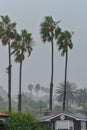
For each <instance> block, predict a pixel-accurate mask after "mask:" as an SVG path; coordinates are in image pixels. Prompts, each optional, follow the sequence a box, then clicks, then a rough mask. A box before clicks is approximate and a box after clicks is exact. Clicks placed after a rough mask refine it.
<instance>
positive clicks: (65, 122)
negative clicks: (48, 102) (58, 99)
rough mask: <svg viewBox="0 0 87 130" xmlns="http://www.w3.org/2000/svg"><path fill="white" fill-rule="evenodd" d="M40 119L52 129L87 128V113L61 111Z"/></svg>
mask: <svg viewBox="0 0 87 130" xmlns="http://www.w3.org/2000/svg"><path fill="white" fill-rule="evenodd" d="M38 119H39V121H40V122H41V123H44V124H46V125H48V126H50V127H51V129H52V130H87V115H83V114H80V113H72V112H61V113H57V114H52V115H51V114H50V115H48V116H42V117H40V118H38Z"/></svg>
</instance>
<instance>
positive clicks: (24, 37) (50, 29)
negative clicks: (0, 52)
mask: <svg viewBox="0 0 87 130" xmlns="http://www.w3.org/2000/svg"><path fill="white" fill-rule="evenodd" d="M59 23H60V21H55V20H54V19H53V17H52V16H45V18H44V21H43V22H41V24H40V35H41V39H42V41H43V42H50V43H51V80H50V97H49V110H50V111H52V104H53V88H54V85H53V84H54V83H53V79H54V40H55V43H56V45H57V46H58V50H59V51H61V55H62V56H64V55H65V81H64V97H63V98H64V99H63V110H65V101H66V82H67V62H68V49H72V48H73V43H72V34H73V33H71V32H69V31H67V30H65V31H62V28H61V27H59ZM0 40H1V43H2V45H4V46H6V45H7V46H8V67H7V70H8V106H9V107H8V110H9V111H11V110H12V104H11V88H12V85H11V84H12V83H11V77H12V63H11V57H12V56H14V60H15V61H16V62H18V63H19V65H20V68H19V94H18V111H21V102H22V94H21V84H22V66H23V61H24V59H25V56H26V53H27V54H28V57H29V56H30V55H31V53H32V50H33V45H34V43H33V37H32V34H31V33H30V32H28V31H27V30H26V29H22V30H21V32H20V33H18V31H17V29H16V23H15V22H11V20H10V18H9V16H8V15H6V16H1V20H0Z"/></svg>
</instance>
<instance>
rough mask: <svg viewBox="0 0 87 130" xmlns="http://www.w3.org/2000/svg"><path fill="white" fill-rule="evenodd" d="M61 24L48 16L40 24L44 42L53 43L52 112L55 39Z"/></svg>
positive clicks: (50, 104) (50, 103)
mask: <svg viewBox="0 0 87 130" xmlns="http://www.w3.org/2000/svg"><path fill="white" fill-rule="evenodd" d="M58 23H59V21H58V22H55V21H54V20H53V18H52V16H46V17H45V20H44V22H42V23H41V24H40V34H41V38H42V41H43V42H46V41H47V42H51V52H52V54H51V60H52V63H51V82H50V102H49V110H50V111H52V96H53V76H54V45H53V39H54V38H57V37H58V35H59V34H60V32H61V29H60V28H59V27H58V26H57V25H58Z"/></svg>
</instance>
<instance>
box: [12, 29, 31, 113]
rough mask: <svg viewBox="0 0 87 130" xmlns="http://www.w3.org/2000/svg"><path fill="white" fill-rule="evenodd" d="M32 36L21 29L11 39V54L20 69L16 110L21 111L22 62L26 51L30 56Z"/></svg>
mask: <svg viewBox="0 0 87 130" xmlns="http://www.w3.org/2000/svg"><path fill="white" fill-rule="evenodd" d="M32 43H33V41H32V37H31V33H28V32H27V30H25V29H24V30H21V34H18V33H17V32H16V37H15V40H14V41H13V44H12V46H11V47H12V48H13V52H12V54H14V55H15V61H16V62H19V64H20V70H19V95H18V111H19V112H20V111H21V102H22V98H21V82H22V63H23V61H24V59H25V53H28V56H30V54H31V51H32V45H33V44H32Z"/></svg>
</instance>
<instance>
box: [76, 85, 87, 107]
mask: <svg viewBox="0 0 87 130" xmlns="http://www.w3.org/2000/svg"><path fill="white" fill-rule="evenodd" d="M85 103H87V89H86V88H85V87H84V88H81V89H78V90H77V104H78V105H79V106H81V105H82V106H83V105H84V104H85Z"/></svg>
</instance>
